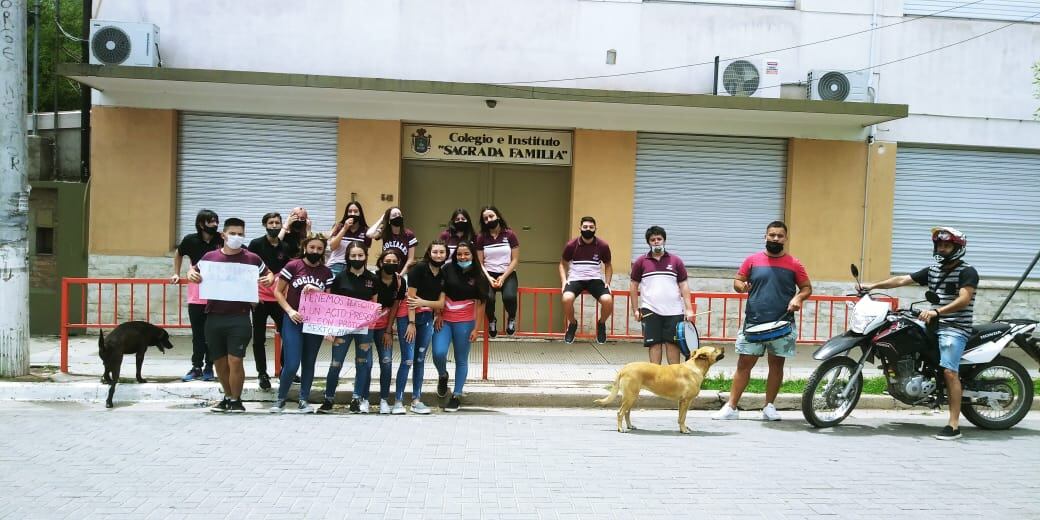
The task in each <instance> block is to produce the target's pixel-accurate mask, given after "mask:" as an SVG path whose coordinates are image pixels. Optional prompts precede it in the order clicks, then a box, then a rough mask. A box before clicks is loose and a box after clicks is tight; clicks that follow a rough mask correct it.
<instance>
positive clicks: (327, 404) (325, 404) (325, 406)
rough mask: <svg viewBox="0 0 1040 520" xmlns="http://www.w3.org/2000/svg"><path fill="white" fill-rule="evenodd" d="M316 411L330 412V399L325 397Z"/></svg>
mask: <svg viewBox="0 0 1040 520" xmlns="http://www.w3.org/2000/svg"><path fill="white" fill-rule="evenodd" d="M318 413H332V401H330V400H328V399H326V400H324V401H322V402H321V406H319V407H318Z"/></svg>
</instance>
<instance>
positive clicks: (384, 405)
mask: <svg viewBox="0 0 1040 520" xmlns="http://www.w3.org/2000/svg"><path fill="white" fill-rule="evenodd" d="M403 410H404V408H403V407H402V411H403ZM388 413H390V403H388V402H386V399H380V400H379V414H380V415H386V414H388Z"/></svg>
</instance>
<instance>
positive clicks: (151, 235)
mask: <svg viewBox="0 0 1040 520" xmlns="http://www.w3.org/2000/svg"><path fill="white" fill-rule="evenodd" d="M90 125H91V131H90V161H91V178H90V246H89V247H90V253H92V254H112V255H140V256H161V255H166V254H169V253H170V251H172V250H173V248H174V246H175V244H176V242H177V237H175V236H174V233H175V230H174V224H175V222H176V209H177V207H176V203H175V200H174V197H175V195H176V180H177V157H176V154H177V113H176V112H175V111H173V110H149V109H139V108H112V107H94V108H93V109H92V110H91V121H90ZM131 229H132V230H133V232H132V234H131V233H130V231H129V230H131Z"/></svg>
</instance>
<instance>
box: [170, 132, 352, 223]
mask: <svg viewBox="0 0 1040 520" xmlns="http://www.w3.org/2000/svg"><path fill="white" fill-rule="evenodd" d="M337 128H338V125H337V122H336V120H335V119H327V120H326V119H291V118H283V117H266V116H243V115H231V114H208V113H182V114H181V118H180V141H179V154H178V160H177V169H178V178H177V217H178V218H177V239H178V240H180V237H183V236H184V235H186V234H188V233H193V232H194V231H195V215H196V214H197V213H198V212H199V210H200V209H203V208H206V209H212V210H213V211H216V212H217V214H218V215H220V218H221V221H222V222H223V220H224V219H226V218H228V217H238V218H241V219H243V220H245V221H246V235H247V237H249V238H252V237H255V236H259V235H260V234H261V233H262V230H261V229H260V218H261V217H262V216H263V215H264V213H267V212H269V211H278V212H279V213H281V214H282V217H283V218H285V217H287V216H288V212H289V210H290V209H292V208H293V207H295V206H303V207H305V208H307V213H308V215H309V216H310V219H311V220H312V221H314V228H313V229H314V231H321V232H327V231H328V228H329V227H331V225H332V222H333V220H335V218H336V148H337Z"/></svg>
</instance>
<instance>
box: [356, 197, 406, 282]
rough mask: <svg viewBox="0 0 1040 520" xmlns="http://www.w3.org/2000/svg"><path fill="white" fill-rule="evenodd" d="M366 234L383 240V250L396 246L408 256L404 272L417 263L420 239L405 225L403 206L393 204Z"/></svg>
mask: <svg viewBox="0 0 1040 520" xmlns="http://www.w3.org/2000/svg"><path fill="white" fill-rule="evenodd" d="M365 236H367V237H368V238H371V239H375V240H381V241H382V242H383V249H382V250H383V251H386V250H387V249H390V248H391V247H392V248H395V249H397V250H398V251H400V252H401V254H402V255H404V256H405V257H406V260H405V262H404V267H403V268H402V269H401V271H402V272H405V273H407V272H408V270H409V269H411V267H412V265H413V264H414V263H415V248H416V247H417V246H418V245H419V239H417V238H415V233H413V232H412V230H411V229H408V228H406V227H404V213H402V212H401V208H399V207H397V206H391V207H389V208H387V209H386V212H385V213H383V216H382V217H379V220H378V221H376V223H375V224H372V227H370V228H368V232H366V233H365Z"/></svg>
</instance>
